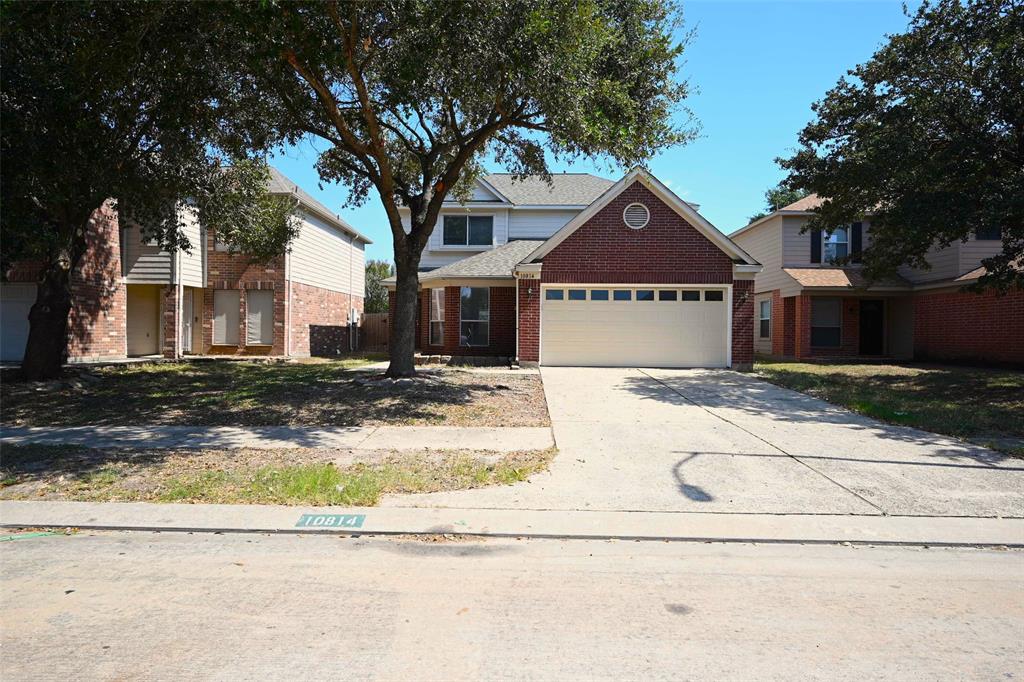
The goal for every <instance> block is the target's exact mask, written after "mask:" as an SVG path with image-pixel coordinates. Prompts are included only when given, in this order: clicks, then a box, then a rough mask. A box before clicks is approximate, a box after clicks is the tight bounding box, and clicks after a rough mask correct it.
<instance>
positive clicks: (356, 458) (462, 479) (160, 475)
mask: <svg viewBox="0 0 1024 682" xmlns="http://www.w3.org/2000/svg"><path fill="white" fill-rule="evenodd" d="M555 452H556V451H555V449H554V448H549V449H547V450H531V451H522V452H512V453H494V452H484V451H469V450H442V451H431V452H425V453H416V454H409V453H399V452H393V451H359V452H356V451H352V450H330V449H310V448H303V449H286V450H207V451H195V450H176V451H166V450H96V449H89V448H81V447H77V446H40V445H27V446H12V447H6V448H4V461H3V467H2V470H0V478H2V482H0V499H23V500H24V499H30V500H40V499H42V500H84V501H92V502H128V501H133V502H205V503H224V504H294V505H320V506H327V505H341V506H348V505H352V506H372V505H375V504H377V502H378V501H379V500H380V497H381V496H382V495H385V494H391V493H421V492H437V491H443V490H463V489H466V488H479V487H483V486H489V485H508V484H511V483H516V482H519V481H524V480H526V479H527V478H528V477H529V476H531V475H532V474H534V473H536V472H538V471H542V470H544V469H546V468H547V466H548V464H549V463H550V461H551V459H552V458H553V457H554V455H555Z"/></svg>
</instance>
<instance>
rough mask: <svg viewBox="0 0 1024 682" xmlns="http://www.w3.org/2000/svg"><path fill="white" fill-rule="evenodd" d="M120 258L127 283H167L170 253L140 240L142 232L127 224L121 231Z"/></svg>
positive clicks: (169, 272)
mask: <svg viewBox="0 0 1024 682" xmlns="http://www.w3.org/2000/svg"><path fill="white" fill-rule="evenodd" d="M122 235H123V237H122V238H123V242H122V244H121V247H122V248H121V254H122V255H121V258H122V262H123V263H124V273H125V281H126V282H128V283H129V284H169V283H170V281H171V254H170V253H169V252H167V251H163V250H161V248H160V247H159V246H151V245H149V244H145V243H143V241H142V232H141V230H140V229H139V228H138V226H136V225H131V224H129V225H128V226H127V227H125V229H124V231H123V232H122Z"/></svg>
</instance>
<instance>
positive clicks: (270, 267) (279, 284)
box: [203, 230, 288, 355]
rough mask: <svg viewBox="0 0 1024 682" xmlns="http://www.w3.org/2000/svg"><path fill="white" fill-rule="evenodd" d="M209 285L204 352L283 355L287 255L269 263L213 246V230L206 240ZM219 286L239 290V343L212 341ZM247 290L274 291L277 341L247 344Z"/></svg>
mask: <svg viewBox="0 0 1024 682" xmlns="http://www.w3.org/2000/svg"><path fill="white" fill-rule="evenodd" d="M206 257H207V288H206V289H205V290H204V291H203V353H207V354H213V355H284V351H285V349H284V339H285V319H286V318H285V313H286V308H287V298H288V291H287V288H286V286H285V278H284V273H285V267H284V260H285V257H284V256H283V255H282V256H278V257H277V258H274V259H273V260H271V261H270V262H269V263H254V262H252V261H251V260H250V259H249V258H248V257H247V256H245V255H243V254H239V253H229V252H227V251H217V250H216V249H215V248H214V234H213V231H212V230H210V231H209V233H208V234H207V243H206ZM216 289H237V290H238V291H239V296H238V299H239V301H238V307H239V310H238V326H239V330H238V345H237V346H225V345H214V344H213V292H214V290H216ZM248 289H264V290H266V289H269V290H272V291H273V292H274V341H273V344H272V345H271V346H246V344H245V303H246V301H245V292H246V290H248Z"/></svg>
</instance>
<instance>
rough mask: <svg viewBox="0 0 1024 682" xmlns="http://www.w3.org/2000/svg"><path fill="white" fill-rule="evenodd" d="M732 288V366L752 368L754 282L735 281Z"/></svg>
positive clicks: (749, 280) (746, 369)
mask: <svg viewBox="0 0 1024 682" xmlns="http://www.w3.org/2000/svg"><path fill="white" fill-rule="evenodd" d="M732 286H733V288H732V366H733V367H734V368H736V369H739V370H745V371H749V370H751V369H752V368H753V366H754V280H752V279H746V280H736V281H735V282H733V285H732Z"/></svg>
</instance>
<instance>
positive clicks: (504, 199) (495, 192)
mask: <svg viewBox="0 0 1024 682" xmlns="http://www.w3.org/2000/svg"><path fill="white" fill-rule="evenodd" d="M476 181H477V182H479V183H480V184H481V185H483V186H484V189H486V190H487V191H488V192H490V193H491V194H493V195H494V196H496V197H500V198H501V201H502V203H505V204H511V203H512V202H511V201H509V198H508V197H507V196H505V195H504V194H502V193H501V192H499V191H498V190H497V189H496V188H495V187H494V185H492V184H491V183H489V182H487V180H485V179H484V178H477V179H476Z"/></svg>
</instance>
